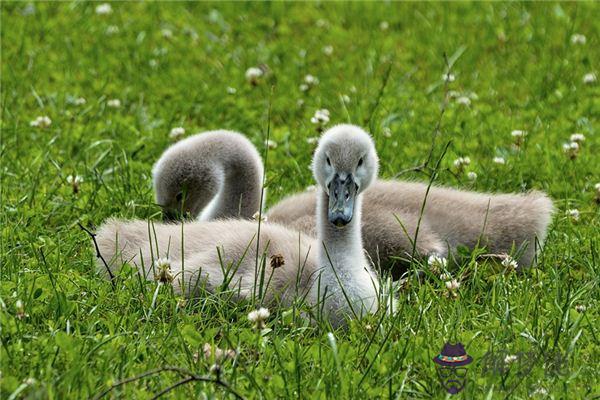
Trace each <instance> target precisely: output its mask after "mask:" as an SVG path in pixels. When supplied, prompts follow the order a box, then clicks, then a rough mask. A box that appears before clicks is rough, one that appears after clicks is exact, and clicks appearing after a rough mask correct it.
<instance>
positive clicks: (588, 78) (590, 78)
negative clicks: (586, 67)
mask: <svg viewBox="0 0 600 400" xmlns="http://www.w3.org/2000/svg"><path fill="white" fill-rule="evenodd" d="M596 80H597V78H596V74H595V73H594V72H589V73H587V74H585V75H584V76H583V83H586V84H588V85H589V84H592V83H594V82H596Z"/></svg>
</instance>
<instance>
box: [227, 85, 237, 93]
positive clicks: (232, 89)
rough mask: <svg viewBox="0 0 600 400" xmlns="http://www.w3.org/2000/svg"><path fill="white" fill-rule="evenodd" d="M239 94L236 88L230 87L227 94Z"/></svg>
mask: <svg viewBox="0 0 600 400" xmlns="http://www.w3.org/2000/svg"><path fill="white" fill-rule="evenodd" d="M236 93H237V89H236V88H234V87H231V86H230V87H228V88H227V94H236Z"/></svg>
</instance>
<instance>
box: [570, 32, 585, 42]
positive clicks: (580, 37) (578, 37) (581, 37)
mask: <svg viewBox="0 0 600 400" xmlns="http://www.w3.org/2000/svg"><path fill="white" fill-rule="evenodd" d="M585 42H586V37H585V35H582V34H581V33H574V34H572V35H571V43H572V44H585Z"/></svg>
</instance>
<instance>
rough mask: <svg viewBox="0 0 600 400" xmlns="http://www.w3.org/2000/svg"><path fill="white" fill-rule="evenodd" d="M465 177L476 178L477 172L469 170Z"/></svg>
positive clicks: (472, 179)
mask: <svg viewBox="0 0 600 400" xmlns="http://www.w3.org/2000/svg"><path fill="white" fill-rule="evenodd" d="M467 178H469V180H471V181H474V180H476V179H477V173H475V172H473V171H471V172H469V173H468V174H467Z"/></svg>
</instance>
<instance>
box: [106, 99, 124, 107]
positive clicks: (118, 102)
mask: <svg viewBox="0 0 600 400" xmlns="http://www.w3.org/2000/svg"><path fill="white" fill-rule="evenodd" d="M106 105H107V106H109V107H111V108H119V107H121V100H119V99H110V100H108V101H107V102H106Z"/></svg>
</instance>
